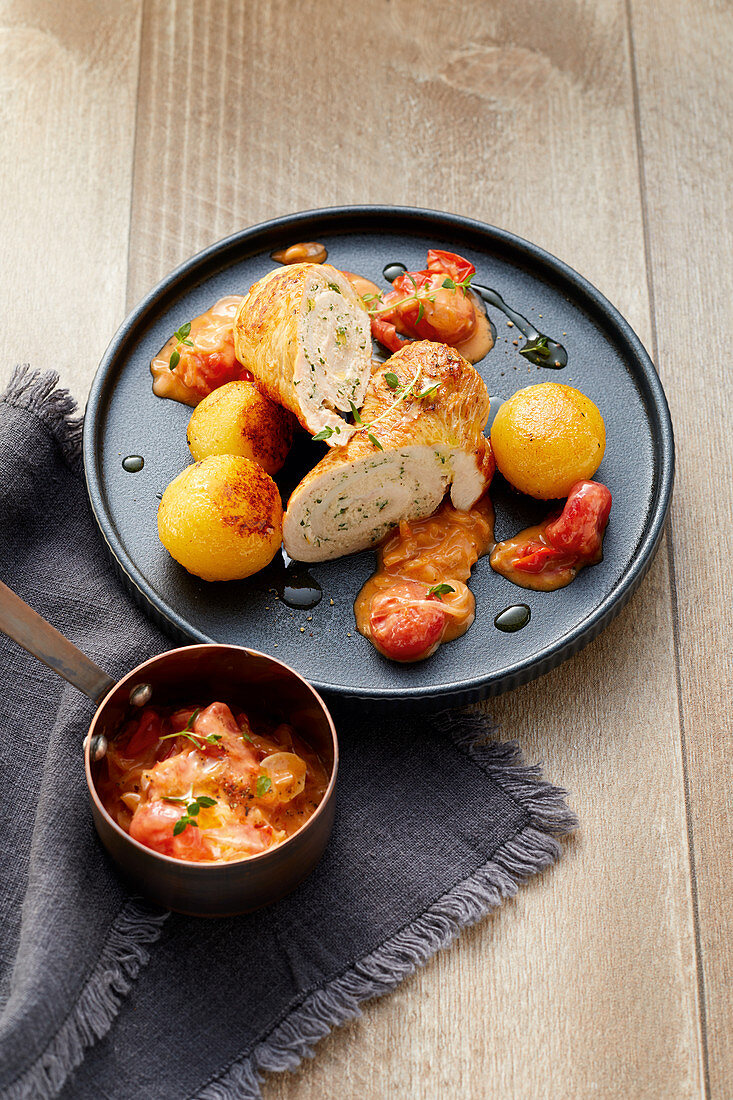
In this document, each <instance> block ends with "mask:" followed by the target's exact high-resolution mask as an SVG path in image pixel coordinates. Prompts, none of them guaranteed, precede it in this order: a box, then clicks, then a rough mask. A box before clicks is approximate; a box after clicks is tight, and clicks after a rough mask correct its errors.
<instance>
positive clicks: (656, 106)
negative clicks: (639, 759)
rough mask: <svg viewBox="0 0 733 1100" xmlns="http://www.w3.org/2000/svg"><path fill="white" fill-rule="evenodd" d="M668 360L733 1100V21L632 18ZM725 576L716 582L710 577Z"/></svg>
mask: <svg viewBox="0 0 733 1100" xmlns="http://www.w3.org/2000/svg"><path fill="white" fill-rule="evenodd" d="M631 11H632V31H633V44H634V51H635V62H636V65H635V68H636V77H637V86H638V99H639V118H640V137H641V148H642V154H643V168H644V178H645V183H646V187H645V193H646V217H647V234H648V242H649V243H648V252H649V254H648V262H649V283H650V286H651V288H652V292H653V296H654V306H655V315H656V346H657V354H658V358H659V363H660V368H661V374H662V379H663V381H664V385H665V388H666V391H667V394H668V396H669V399H670V404H671V408H672V414H673V418H674V423H675V428H676V432H677V440H678V452H679V460H678V468H677V480H676V485H675V499H674V507H673V510H672V548H673V556H672V560H673V569H674V579H675V594H676V617H677V631H678V640H677V644H678V657H679V674H680V691H681V698H680V706H681V719H682V723H683V733H684V750H685V761H686V765H687V778H688V789H689V796H690V807H689V808H690V823H689V824H690V832H691V836H692V837H693V839H694V873H695V881H694V890H695V894H696V903H697V911H698V918H699V950H700V961H701V989H702V994H703V998H704V1009H705V1023H706V1032H707V1040H708V1078H709V1086H710V1094H711V1096H713V1097H720V1098H721V1100H722V1098H724V1097H730V1096H733V1027H731V1022H732V1021H733V874H732V873H731V860H730V852H731V850H733V810H732V808H731V790H733V697H732V692H731V686H732V685H733V659H732V657H731V648H732V647H731V638H732V637H733V605H732V604H731V599H730V583H729V577H728V569H727V566H726V564H725V558H726V551H727V542H726V543H725V544H724V547H723V548H722V552H721V550H718V549H717V548H715V549H714V548H713V546H710V545H708V548H706V551H704V555H703V558H702V560H701V555H700V547H699V531H700V530H701V529H702V527H703V526H704V528H705V529H707V530H711V531H726V532H729V531H730V530H731V529H732V528H733V495H732V494H731V491H730V487H731V485H732V484H733V451H732V450H731V447H730V429H731V415H730V407H731V402H730V382H731V369H730V356H729V354H728V350H727V348H726V346H725V338H724V337H723V339H721V338H720V337H721V336H722V335H723V334H724V333H728V332H730V331H731V330H733V305H732V303H733V277H732V275H731V262H730V257H731V245H732V243H733V241H732V240H731V224H733V209H731V193H732V192H731V181H732V180H733V158H732V156H731V149H733V126H732V124H731V110H730V105H731V102H732V101H733V79H731V68H730V58H731V56H732V55H733V13H731V10H730V8H729V7H726V6H725V5H721V4H715V3H709V2H702V3H697V4H688V3H684V2H681V0H672V2H671V3H670V4H668V5H666V6H665V19H664V20H663V21H662V22H661V23H660V21H659V20H658V19H657V18H655V16H654V13H653V12H652V11H651V10H650V8H649V6H648V5H646V4H644V3H637V2H636V0H634V2H632V4H631ZM710 566H712V568H711V567H710Z"/></svg>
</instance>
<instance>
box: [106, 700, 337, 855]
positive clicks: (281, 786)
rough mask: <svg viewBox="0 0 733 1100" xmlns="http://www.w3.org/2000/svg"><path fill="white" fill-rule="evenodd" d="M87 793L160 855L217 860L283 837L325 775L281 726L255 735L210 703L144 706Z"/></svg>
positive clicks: (314, 799)
mask: <svg viewBox="0 0 733 1100" xmlns="http://www.w3.org/2000/svg"><path fill="white" fill-rule="evenodd" d="M96 786H97V791H98V793H99V797H100V799H101V800H102V803H103V805H104V807H105V809H106V810H107V812H108V813H109V815H110V817H111V818H112V819H113V820H114V821H116V822H117V824H118V825H119V826H120V827H121V828H122V829H124V830H125V832H127V833H129V835H130V836H131V837H133V839H135V840H137V841H139V842H140V843H141V844H144V845H145V846H146V847H148V848H152V849H153V850H154V851H156V852H160V853H162V854H163V855H167V856H173V857H174V858H177V859H184V860H189V861H194V862H199V863H223V862H229V861H231V860H238V859H245V858H247V857H248V856H253V855H257V854H258V853H260V852H264V851H266V850H267V849H268V848H271V847H273V846H274V845H276V844H280V843H282V841H284V840H286V839H287V838H288V837H289V836H292V835H293V833H295V832H296V831H297V830H298V829H299V828H300V827H301V826H302V825H303V824H305V822H306V821H307V820H308V819H309V818H310V817H311V815H312V814H313V813H314V811H315V810H316V808H317V807H318V805H319V804H320V802H321V800H322V798H323V795H324V793H325V790H326V787H327V786H328V775H327V773H326V770H325V768H324V766H323V764H322V763H321V761H320V759H319V757H318V756H317V754H316V753H315V752H314V751H313V749H311V748H310V746H309V745H307V744H306V743H305V741H303V740H302V738H300V737H299V736H298V734H297V733H296V731H295V730H294V729H293V728H292V727H291V726H288V725H280V726H278V727H277V728H275V729H264V728H262V727H261V726H260V725H259V724H254V723H250V721H249V719H248V718H247V715H246V714H244V713H240V712H236V714H235V713H233V712H232V710H231V709H230V708H229V707H228V706H227V705H226V704H225V703H220V702H215V703H212V704H210V705H209V706H207V707H205V708H196V709H195V710H194V709H193V708H192V707H185V708H180V709H173V708H170V707H168V708H161V707H146V708H145V709H144V710H143V711H142V712H141V713H140V714H139V715H138V716H137V717H136V718H135V719H133V720H132V721H130V722H128V723H127V725H126V726H124V727H123V729H122V730H121V731H120V733H119V734H118V735H117V736H116V737H115V738H114V739H113V740H112V741H111V743H110V745H109V748H108V751H107V755H106V757H105V758H104V760H103V761H102V764H101V765H100V772H99V775H98V777H97V781H96Z"/></svg>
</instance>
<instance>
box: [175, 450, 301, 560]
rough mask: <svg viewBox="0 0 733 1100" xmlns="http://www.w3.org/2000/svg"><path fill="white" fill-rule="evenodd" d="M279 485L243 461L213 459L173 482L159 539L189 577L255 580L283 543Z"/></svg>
mask: <svg viewBox="0 0 733 1100" xmlns="http://www.w3.org/2000/svg"><path fill="white" fill-rule="evenodd" d="M282 524H283V509H282V503H281V501H280V494H279V492H278V489H277V485H276V484H275V482H274V481H273V480H272V478H271V477H270V476H269V474H266V473H265V471H264V470H263V469H262V467H261V466H258V465H257V463H256V462H252V461H250V459H248V458H242V456H241V455H211V456H210V457H209V458H205V459H204V460H203V461H202V462H196V463H195V464H194V465H193V466H187V467H186V469H185V470H183V472H182V473H180V474H179V475H178V477H176V478H174V479H173V481H172V482H171V483H170V485H169V486H168V488H167V489H166V491H165V492H164V493H163V498H162V500H161V502H160V507H159V508H158V534H159V536H160V541H161V542H162V543H163V545H164V546H165V548H166V550H167V551H168V552H169V553H170V554H171V555H172V557H174V558H175V559H176V561H177V562H179V563H180V564H181V565H182V566H183V567H184V568H185V569H187V570H188V571H189V573H194V574H195V575H196V576H197V577H201V578H202V579H203V580H205V581H234V580H241V579H242V578H243V577H250V576H251V575H252V574H253V573H257V572H258V571H259V570H260V569H264V567H265V566H266V565H269V563H270V562H271V561H272V559H273V557H274V556H275V554H276V552H277V550H278V548H279V546H280V543H281V542H282Z"/></svg>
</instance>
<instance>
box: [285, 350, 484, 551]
mask: <svg viewBox="0 0 733 1100" xmlns="http://www.w3.org/2000/svg"><path fill="white" fill-rule="evenodd" d="M488 417H489V394H488V392H487V389H486V386H485V385H484V383H483V380H482V379H481V377H480V375H479V374H478V373H477V372H476V370H474V368H473V367H472V366H471V364H470V363H467V362H466V360H465V359H464V358H463V357H462V356H461V355H460V354H459V353H458V352H457V351H456V350H455V349H454V348H451V347H448V346H447V345H446V344H438V343H434V342H432V341H428V340H422V341H418V342H416V343H412V344H408V345H407V346H406V347H404V348H403V349H402V350H401V351H399V352H398V353H397V354H396V355H393V356H392V357H391V359H389V360H387V362H386V363H384V364H383V366H382V367H380V368H379V369H378V370H377V371H376V372H375V373H374V374H373V375H372V378H371V381H370V384H369V388H368V390H367V395H366V399H365V401H364V405H363V407H362V409H361V414H360V416H359V418H358V421H357V425H356V430H355V432H354V434H353V435H352V436H351V438H350V439H349V441H348V442H347V443H346V445H345V446H343V447H338V448H336V449H335V450H331V451H329V453H328V454H327V455H325V457H324V458H323V459H322V460H321V461H320V462H319V463H318V465H317V466H315V467H314V469H313V470H311V471H310V473H308V474H307V475H306V477H305V478H304V479H303V481H301V483H300V484H299V485H298V486H297V487H296V489H295V490H294V491H293V493H292V495H291V497H290V500H289V502H288V507H287V511H286V514H285V519H284V523H283V543H284V546H285V549H286V551H287V553H288V554H289V555H290V557H291V558H294V559H295V560H297V561H326V560H329V559H331V558H338V557H342V556H343V555H344V554H351V553H354V552H355V551H357V550H364V549H366V548H367V547H369V546H373V545H374V544H375V543H377V542H379V540H380V539H381V538H382V537H383V536H384V535H385V534H386V533H387V532H388V531H389V530H390V529H391V528H392V527H394V526H396V525H397V524H398V523H399V522H400V520H414V519H420V518H422V517H423V516H429V515H431V514H432V513H433V512H434V511H435V510H436V508H437V507H438V506H439V504H440V502H441V500H442V499H443V497H444V495H445V493H446V492H447V491H448V489H449V488H450V493H451V500H452V502H453V504H454V505H455V507H456V508H458V509H460V510H462V511H465V510H467V509H468V508H470V507H471V506H472V505H473V504H475V502H476V501H477V500H478V499H479V497H480V496H481V495H482V494H483V493H484V492H485V490H486V489H487V488H488V485H489V483H490V481H491V477H492V474H493V472H494V461H493V456H492V454H491V447H490V444H489V441H488V440H487V439H486V437H485V436H484V434H483V429H484V427H485V425H486V423H487V421H488Z"/></svg>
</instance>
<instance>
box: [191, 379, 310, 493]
mask: <svg viewBox="0 0 733 1100" xmlns="http://www.w3.org/2000/svg"><path fill="white" fill-rule="evenodd" d="M294 424H295V419H294V417H293V415H292V413H289V412H288V411H287V409H283V408H282V406H280V405H276V404H275V403H274V401H270V399H269V398H268V397H265V395H264V394H263V393H261V392H260V390H258V389H257V387H256V386H255V385H253V384H252V382H227V384H226V385H225V386H220V387H219V389H218V390H214V392H213V393H210V394H209V396H208V397H205V398H204V399H203V401H202V402H201V404H200V405H198V406H197V408H196V410H195V411H194V414H193V416H192V417H191V419H190V420H189V422H188V430H187V432H186V440H187V442H188V447H189V450H190V451H191V454H192V455H193V457H194V459H195V460H196V462H200V461H201V459H204V458H208V457H209V455H241V456H242V457H243V458H249V459H251V460H252V461H253V462H257V463H258V464H259V465H260V466H261V467H262V469H263V470H265V471H266V473H268V474H276V473H277V472H278V470H279V469H281V467H282V465H283V463H284V461H285V459H286V458H287V455H288V451H289V450H290V446H291V444H292V441H293V427H294Z"/></svg>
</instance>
